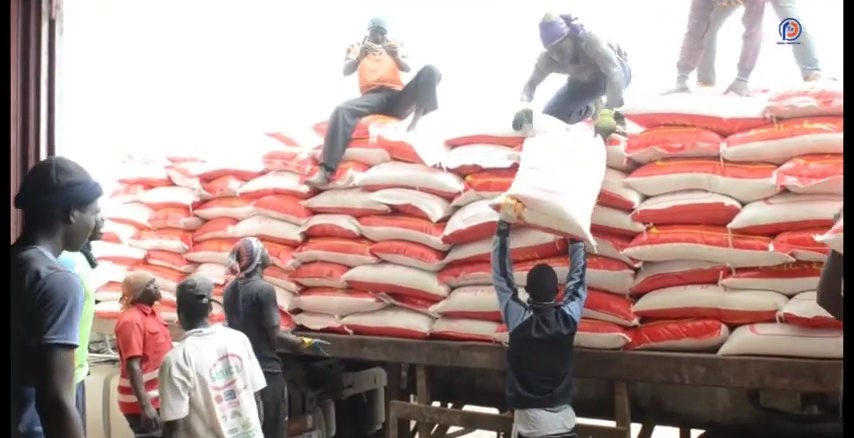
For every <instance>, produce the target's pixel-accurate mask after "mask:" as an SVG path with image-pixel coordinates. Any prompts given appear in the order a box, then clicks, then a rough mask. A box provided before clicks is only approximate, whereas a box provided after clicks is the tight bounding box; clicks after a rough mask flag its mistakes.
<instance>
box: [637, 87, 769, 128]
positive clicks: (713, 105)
mask: <svg viewBox="0 0 854 438" xmlns="http://www.w3.org/2000/svg"><path fill="white" fill-rule="evenodd" d="M764 110H765V101H764V99H762V98H760V97H736V96H724V95H718V94H703V93H691V94H686V93H675V94H669V95H665V96H656V97H653V98H647V99H644V100H643V102H642V103H639V104H636V105H635V106H631V105H629V106H626V107H624V108H623V109H622V110H621V112H622V113H623V114H624V115H625V116H626V119H627V120H629V121H631V122H633V123H636V124H638V125H640V126H642V127H644V128H647V129H649V128H656V127H659V126H673V125H677V126H693V127H696V128H703V129H708V130H711V131H714V132H717V133H718V134H721V135H730V134H734V133H736V132H741V131H745V130H747V129H750V128H754V127H756V126H760V125H763V124H765V123H767V122H766V120H765V117H764V115H763V112H764Z"/></svg>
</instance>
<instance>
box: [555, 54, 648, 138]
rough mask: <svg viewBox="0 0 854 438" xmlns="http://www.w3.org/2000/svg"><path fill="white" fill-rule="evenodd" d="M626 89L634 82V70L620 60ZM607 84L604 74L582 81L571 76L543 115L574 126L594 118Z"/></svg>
mask: <svg viewBox="0 0 854 438" xmlns="http://www.w3.org/2000/svg"><path fill="white" fill-rule="evenodd" d="M620 64H621V66H622V69H623V75H624V78H625V84H626V87H628V86H629V84H630V83H631V82H632V70H631V68H630V67H629V64H628V63H627V62H625V61H624V60H622V59H620ZM606 87H607V83H606V79H605V75H604V74H598V75H596V76H595V77H594V78H593V79H591V80H587V81H581V80H577V79H573V78H572V77H571V76H570V78H569V80H568V81H567V82H566V84H565V85H564V86H563V87H560V89H558V90H557V93H555V95H554V96H553V97H552V98H551V100H549V102H548V103H547V104H546V106H545V108H543V113H545V114H548V115H550V116H552V117H555V118H557V119H559V120H561V121H563V122H564V123H567V124H570V125H573V124H576V123H578V122H582V121H584V120H587V118H589V117H592V116H593V115H594V113H595V111H596V103H595V102H596V100H597V99H599V98H601V97H602V96H603V95H605V92H606V91H607V89H606Z"/></svg>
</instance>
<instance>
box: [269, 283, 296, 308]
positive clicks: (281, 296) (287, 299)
mask: <svg viewBox="0 0 854 438" xmlns="http://www.w3.org/2000/svg"><path fill="white" fill-rule="evenodd" d="M273 290H274V291H275V292H276V306H278V307H279V310H281V311H283V312H291V311H293V310H296V309H297V307H296V305H295V302H294V298H295V297H294V294H293V292H291V291H289V290H287V289H284V288H281V287H278V286H274V287H273Z"/></svg>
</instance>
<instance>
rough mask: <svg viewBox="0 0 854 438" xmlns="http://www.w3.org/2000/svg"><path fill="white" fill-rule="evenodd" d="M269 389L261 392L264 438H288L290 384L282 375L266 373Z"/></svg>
mask: <svg viewBox="0 0 854 438" xmlns="http://www.w3.org/2000/svg"><path fill="white" fill-rule="evenodd" d="M264 377H265V378H266V379H267V387H266V388H264V389H262V390H261V412H262V414H263V418H262V421H261V429H262V430H263V431H264V438H287V436H288V384H287V383H286V382H285V375H284V374H282V373H264Z"/></svg>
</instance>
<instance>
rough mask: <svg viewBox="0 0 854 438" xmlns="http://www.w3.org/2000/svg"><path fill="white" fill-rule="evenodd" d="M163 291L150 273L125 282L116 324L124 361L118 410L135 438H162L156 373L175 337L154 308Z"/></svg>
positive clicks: (132, 277)
mask: <svg viewBox="0 0 854 438" xmlns="http://www.w3.org/2000/svg"><path fill="white" fill-rule="evenodd" d="M160 298H161V296H160V288H159V287H158V286H157V283H156V281H155V278H154V277H153V276H152V275H151V274H148V273H144V272H132V273H131V274H130V275H128V276H127V277H126V278H125V280H124V282H122V308H123V309H124V310H123V311H122V313H121V315H119V318H118V321H116V347H117V349H118V352H119V360H120V362H121V374H120V379H119V391H118V392H119V395H118V400H119V410H120V411H121V412H122V414H124V415H125V418H127V421H128V425H129V426H130V429H131V431H133V433H134V436H135V437H149V438H150V437H160V436H161V423H160V414H159V412H158V410H159V408H160V396H159V392H158V382H157V373H158V371H159V370H160V364H161V363H162V362H163V358H164V357H165V356H166V353H168V352H169V350H171V349H172V337H171V336H170V335H169V329H168V328H167V327H166V323H165V322H164V321H163V319H162V318H161V317H160V314H159V313H158V312H157V310H156V309H155V308H154V304H155V303H157V302H158V301H160Z"/></svg>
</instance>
